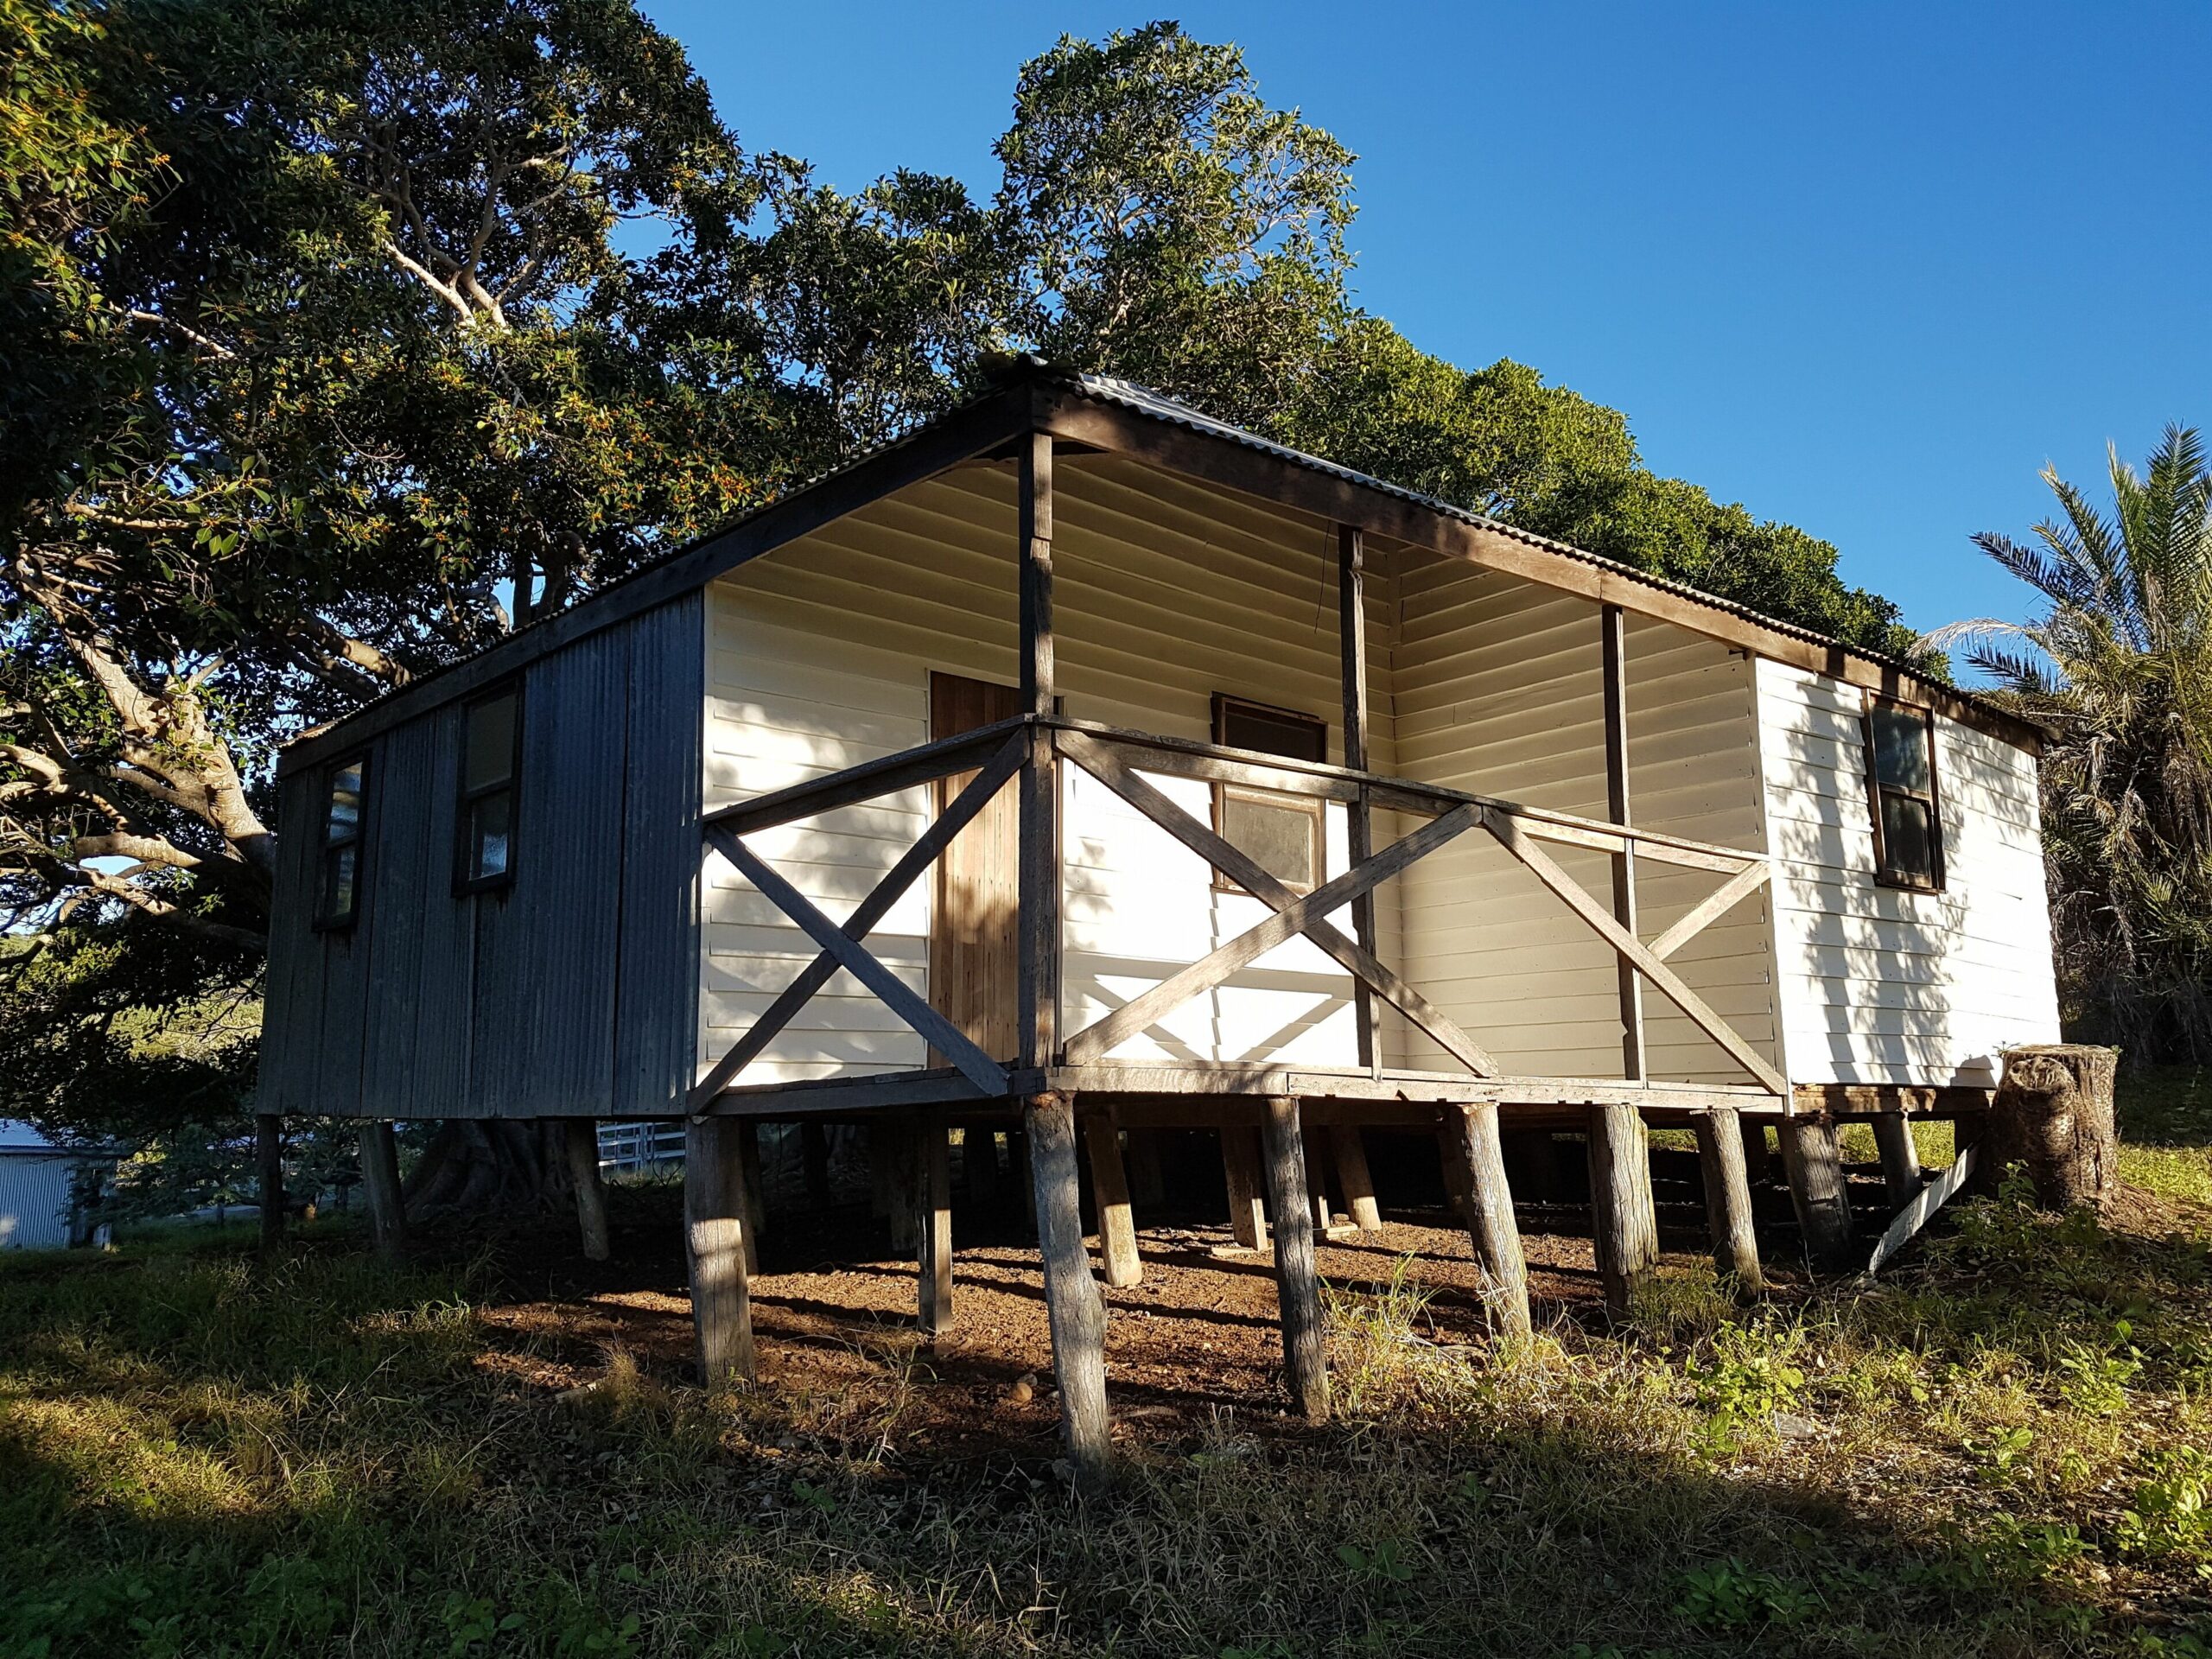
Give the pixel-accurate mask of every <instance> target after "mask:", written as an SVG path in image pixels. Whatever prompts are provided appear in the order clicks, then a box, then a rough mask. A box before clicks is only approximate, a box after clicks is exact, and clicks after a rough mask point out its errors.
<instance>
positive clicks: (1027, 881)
mask: <svg viewBox="0 0 2212 1659" xmlns="http://www.w3.org/2000/svg"><path fill="white" fill-rule="evenodd" d="M1017 512H1018V515H1019V518H1018V526H1017V529H1018V534H1019V536H1020V543H1021V607H1020V608H1021V707H1022V712H1023V713H1024V714H1027V715H1032V716H1033V717H1035V718H1038V719H1040V720H1043V719H1049V718H1051V716H1052V674H1053V667H1052V436H1051V435H1050V434H1048V433H1044V432H1032V433H1031V434H1029V435H1028V436H1027V439H1025V440H1024V441H1023V443H1022V447H1021V462H1020V486H1019V499H1018V504H1017ZM1053 758H1054V752H1053V748H1052V731H1051V729H1050V728H1047V727H1045V726H1041V725H1039V726H1034V727H1032V728H1030V732H1029V749H1028V753H1027V757H1026V758H1025V759H1024V760H1023V761H1022V766H1021V782H1020V791H1021V805H1020V875H1019V884H1020V898H1019V899H1018V907H1019V910H1020V916H1019V918H1018V926H1019V939H1018V944H1017V947H1016V957H1017V966H1016V976H1017V978H1018V979H1019V981H1020V989H1019V991H1018V993H1017V1006H1018V1010H1019V1012H1018V1014H1017V1021H1018V1026H1019V1030H1020V1056H1019V1060H1020V1065H1023V1066H1025V1067H1029V1068H1034V1067H1037V1066H1041V1065H1051V1064H1052V1061H1053V1059H1054V1058H1055V1057H1056V1055H1057V1053H1058V1049H1059V1046H1060V849H1059V834H1058V823H1057V821H1056V820H1057V817H1058V808H1059V799H1058V793H1059V789H1058V773H1057V772H1056V771H1055V770H1054V766H1053ZM1036 1179H1037V1180H1038V1181H1039V1186H1038V1195H1039V1198H1040V1199H1041V1198H1042V1197H1043V1194H1044V1188H1043V1185H1041V1183H1042V1180H1043V1177H1042V1176H1041V1175H1039V1176H1037V1177H1036ZM1069 1179H1071V1180H1073V1179H1074V1167H1073V1166H1072V1164H1071V1166H1070V1167H1069ZM1071 1197H1072V1192H1071Z"/></svg>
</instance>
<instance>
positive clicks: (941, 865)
mask: <svg viewBox="0 0 2212 1659" xmlns="http://www.w3.org/2000/svg"><path fill="white" fill-rule="evenodd" d="M1020 696H1021V694H1020V690H1018V689H1017V688H1015V687H1014V686H1011V685H993V684H991V683H989V682H988V681H987V680H970V679H963V677H961V676H959V675H957V674H937V673H932V674H931V676H930V735H931V737H932V738H938V737H957V735H959V734H961V733H962V732H971V731H973V730H975V729H976V727H978V726H988V725H990V724H991V723H992V722H993V721H1001V720H1011V719H1012V718H1013V717H1014V715H1018V714H1020V712H1021V703H1020ZM975 776H976V774H975V773H974V772H962V773H960V774H959V775H958V776H957V777H954V778H947V779H944V780H943V781H942V782H940V783H939V784H938V786H937V805H938V810H939V811H943V810H944V807H945V804H946V803H948V802H950V800H951V799H952V798H953V797H955V796H956V795H957V794H959V793H960V791H962V790H963V789H965V788H966V787H967V786H968V785H969V781H970V780H971V779H974V777H975ZM1020 823H1021V819H1020V801H1019V798H1018V796H1017V794H1016V792H1015V791H1014V789H1013V788H1012V787H1011V786H1008V787H1007V788H1005V789H1001V791H999V792H998V795H997V797H996V798H995V799H994V800H993V801H992V802H991V804H989V805H988V806H986V807H985V808H984V809H983V810H982V813H981V814H979V815H978V816H977V817H976V821H975V822H974V823H971V824H969V826H968V827H967V828H966V829H963V830H962V831H961V832H960V833H959V834H958V835H957V836H955V837H953V842H952V844H951V845H950V847H948V848H946V849H944V853H943V855H941V856H939V858H938V861H937V893H936V907H935V909H934V910H933V911H932V912H931V922H930V1003H931V1006H932V1007H935V1008H936V1009H937V1011H938V1013H940V1014H944V1017H945V1018H946V1019H948V1020H951V1021H952V1023H953V1024H954V1025H956V1026H957V1027H960V1029H961V1030H963V1032H965V1033H968V1035H969V1037H971V1038H973V1039H975V1040H976V1043H977V1044H978V1045H979V1046H981V1047H982V1051H983V1052H985V1053H986V1054H988V1055H990V1056H991V1057H992V1058H994V1059H1001V1060H1010V1059H1012V1058H1014V1053H1015V1052H1016V1050H1017V1048H1018V1047H1019V1046H1020V1045H1019V1039H1018V1038H1017V1036H1016V1033H1015V1029H1014V1015H1015V991H1016V988H1017V985H1018V981H1017V980H1016V978H1015V973H1016V963H1017V960H1018V957H1017V946H1016V929H1015V918H1016V914H1017V911H1018V907H1019V903H1020V861H1019V856H1018V854H1017V848H1018V846H1019V843H1020ZM930 1064H931V1065H944V1064H946V1061H945V1059H944V1056H943V1055H941V1054H938V1052H935V1051H934V1050H932V1051H931V1054H930Z"/></svg>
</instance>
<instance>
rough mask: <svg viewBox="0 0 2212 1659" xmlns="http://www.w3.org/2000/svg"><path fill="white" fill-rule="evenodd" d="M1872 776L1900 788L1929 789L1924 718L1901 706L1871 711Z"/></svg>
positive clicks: (1926, 728)
mask: <svg viewBox="0 0 2212 1659" xmlns="http://www.w3.org/2000/svg"><path fill="white" fill-rule="evenodd" d="M1874 775H1875V777H1877V778H1878V779H1880V780H1881V781H1882V782H1884V783H1885V784H1894V785H1897V787H1898V788H1900V789H1910V790H1912V791H1915V792H1916V793H1917V794H1922V795H1925V794H1929V793H1930V792H1931V790H1932V785H1931V783H1930V781H1929V775H1928V722H1927V721H1924V720H1923V719H1922V718H1921V717H1920V716H1919V715H1916V714H1910V713H1908V712H1907V711H1905V710H1904V709H1883V708H1877V709H1875V710H1874Z"/></svg>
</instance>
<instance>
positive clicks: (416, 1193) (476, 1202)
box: [406, 1117, 575, 1222]
mask: <svg viewBox="0 0 2212 1659" xmlns="http://www.w3.org/2000/svg"><path fill="white" fill-rule="evenodd" d="M568 1133H569V1131H568V1120H567V1119H566V1118H559V1117H512V1118H499V1117H454V1118H448V1119H447V1120H446V1121H445V1122H443V1123H442V1124H440V1125H439V1126H438V1132H437V1134H436V1135H434V1136H432V1137H431V1140H430V1144H429V1147H426V1148H425V1149H424V1151H423V1157H422V1160H421V1161H420V1162H419V1163H417V1164H416V1166H415V1171H414V1173H413V1174H412V1175H410V1177H409V1178H408V1182H407V1189H406V1201H407V1218H408V1219H409V1220H410V1221H416V1222H429V1221H437V1220H442V1219H445V1218H448V1217H456V1218H460V1219H463V1220H471V1221H474V1220H477V1219H480V1218H481V1217H485V1216H487V1215H493V1214H497V1213H500V1212H505V1213H508V1214H524V1215H529V1214H537V1213H541V1212H544V1211H553V1210H558V1209H563V1208H565V1207H567V1205H569V1202H570V1201H571V1198H572V1195H573V1194H574V1192H575V1187H574V1185H572V1184H571V1182H570V1180H569V1152H568Z"/></svg>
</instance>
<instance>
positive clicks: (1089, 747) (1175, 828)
mask: <svg viewBox="0 0 2212 1659" xmlns="http://www.w3.org/2000/svg"><path fill="white" fill-rule="evenodd" d="M1058 744H1059V747H1060V752H1061V753H1064V754H1065V755H1066V756H1067V757H1068V759H1069V760H1072V761H1074V762H1075V763H1076V765H1077V766H1081V767H1082V768H1083V769H1084V771H1085V772H1089V773H1090V775H1091V776H1092V777H1094V778H1096V779H1097V780H1098V781H1099V782H1100V783H1102V784H1103V785H1105V786H1106V787H1107V788H1109V789H1110V790H1112V791H1114V793H1116V795H1118V796H1120V797H1121V798H1122V799H1123V800H1125V801H1127V802H1128V804H1130V805H1131V806H1134V807H1135V808H1136V809H1137V810H1138V811H1140V812H1141V813H1143V814H1144V815H1145V817H1147V818H1150V819H1151V820H1152V821H1153V822H1154V823H1156V824H1158V825H1159V826H1160V828H1161V829H1165V830H1166V831H1167V833H1168V834H1169V835H1171V836H1174V837H1175V839H1176V840H1178V841H1179V842H1182V843H1183V844H1184V845H1185V847H1188V848H1189V849H1191V850H1192V852H1194V853H1196V854H1197V855H1198V856H1199V857H1200V858H1203V859H1205V860H1206V861H1209V862H1210V863H1211V864H1212V865H1213V866H1214V868H1216V869H1218V870H1220V871H1221V872H1222V873H1223V874H1225V875H1227V876H1228V877H1229V879H1230V880H1232V881H1234V882H1236V885H1237V886H1238V887H1242V888H1243V889H1244V891H1245V892H1247V893H1250V894H1251V895H1252V896H1253V897H1254V898H1255V899H1259V900H1260V902H1261V903H1262V904H1264V905H1266V906H1269V907H1270V908H1271V909H1273V910H1275V911H1277V912H1282V911H1287V910H1290V909H1292V908H1293V907H1294V906H1297V905H1298V903H1299V895H1298V894H1297V893H1294V892H1292V891H1291V890H1290V889H1289V888H1288V887H1285V886H1284V885H1283V884H1282V883H1281V881H1278V880H1275V878H1274V876H1272V875H1270V874H1268V873H1267V871H1265V870H1264V869H1262V868H1260V866H1259V865H1258V864H1257V863H1255V861H1253V860H1252V859H1251V858H1250V857H1249V856H1248V855H1245V854H1244V853H1242V852H1240V851H1238V850H1237V849H1236V848H1235V847H1232V846H1231V845H1230V843H1229V842H1226V841H1224V840H1223V839H1222V838H1221V837H1220V836H1217V835H1216V834H1215V833H1214V831H1213V830H1212V829H1211V828H1210V827H1209V826H1207V825H1205V824H1203V823H1199V822H1198V820H1197V819H1196V818H1194V817H1192V816H1191V815H1190V814H1189V813H1188V812H1185V810H1183V809H1182V808H1181V807H1179V806H1178V805H1176V804H1175V803H1174V802H1173V801H1172V800H1170V799H1168V798H1167V797H1166V796H1165V795H1163V794H1162V793H1160V791H1159V790H1157V789H1155V788H1154V787H1153V785H1150V784H1148V783H1147V782H1146V781H1145V780H1144V779H1142V778H1141V777H1139V776H1138V775H1137V774H1136V773H1135V772H1133V771H1131V770H1130V769H1129V767H1128V766H1125V765H1123V764H1122V760H1121V759H1120V758H1119V757H1118V756H1116V754H1114V753H1112V752H1111V751H1110V750H1109V749H1108V748H1107V747H1106V746H1105V745H1104V744H1103V743H1101V742H1099V741H1097V740H1096V739H1095V738H1093V737H1091V736H1090V735H1089V734H1086V733H1083V732H1076V731H1065V730H1064V731H1062V732H1060V733H1059V734H1058ZM1454 833H1457V832H1456V831H1455V832H1454ZM1370 862H1371V861H1370ZM1339 902H1341V901H1339ZM1299 931H1300V932H1302V933H1304V934H1305V936H1306V938H1309V939H1311V940H1313V943H1314V944H1317V945H1319V947H1320V948H1321V949H1322V950H1324V951H1325V952H1326V953H1327V954H1328V955H1329V956H1330V957H1332V958H1334V959H1335V960H1336V961H1337V962H1338V963H1340V964H1341V965H1342V966H1343V967H1344V968H1345V969H1348V970H1350V972H1351V975H1352V976H1353V977H1354V978H1356V979H1357V980H1358V981H1359V982H1360V983H1362V984H1363V985H1365V986H1367V987H1368V988H1370V989H1371V990H1372V991H1374V992H1375V994H1376V995H1377V996H1380V997H1381V998H1382V999H1383V1001H1386V1002H1388V1003H1389V1004H1390V1005H1391V1007H1395V1008H1396V1009H1397V1010H1398V1012H1399V1013H1401V1014H1404V1015H1405V1016H1406V1018H1407V1019H1408V1020H1412V1021H1413V1023H1414V1025H1416V1026H1418V1027H1420V1028H1421V1030H1423V1031H1425V1032H1427V1033H1428V1034H1429V1036H1430V1037H1431V1038H1433V1039H1434V1040H1435V1042H1436V1043H1437V1045H1438V1046H1440V1047H1441V1048H1443V1049H1444V1050H1445V1051H1446V1052H1447V1053H1449V1054H1450V1055H1451V1056H1452V1058H1454V1059H1456V1060H1458V1061H1459V1064H1460V1065H1464V1066H1465V1067H1466V1068H1467V1069H1468V1070H1469V1071H1471V1072H1473V1073H1474V1074H1475V1075H1476V1076H1477V1077H1496V1076H1497V1071H1498V1066H1497V1061H1496V1060H1495V1059H1493V1058H1491V1055H1490V1054H1489V1052H1487V1051H1486V1050H1484V1048H1483V1046H1481V1045H1480V1044H1478V1042H1476V1041H1475V1039H1473V1038H1471V1037H1470V1036H1469V1035H1467V1033H1465V1031H1462V1030H1461V1029H1460V1028H1459V1024H1458V1022H1457V1021H1455V1020H1452V1018H1451V1017H1450V1016H1449V1015H1448V1014H1446V1013H1445V1012H1444V1011H1443V1010H1442V1009H1441V1008H1439V1007H1437V1006H1436V1005H1435V1004H1434V1003H1433V1002H1431V1001H1429V1000H1428V999H1427V997H1426V996H1423V995H1421V993H1420V992H1419V991H1418V990H1416V989H1414V987H1413V986H1411V985H1409V984H1408V983H1407V982H1405V981H1404V980H1403V979H1402V978H1400V977H1399V976H1398V975H1397V974H1396V972H1395V971H1394V970H1393V969H1389V968H1388V967H1386V966H1384V965H1383V963H1380V962H1378V961H1376V958H1375V957H1374V956H1373V955H1372V954H1371V953H1370V952H1369V951H1366V950H1362V949H1361V948H1360V947H1359V946H1358V945H1357V944H1353V943H1352V942H1351V940H1350V939H1348V938H1345V937H1344V934H1342V933H1341V932H1339V931H1338V930H1337V929H1336V928H1335V927H1333V926H1332V925H1330V924H1329V923H1327V922H1326V921H1324V920H1322V919H1321V918H1320V917H1319V915H1318V914H1312V915H1307V916H1306V919H1305V920H1304V922H1303V923H1302V925H1300V929H1299ZM1110 1017H1111V1016H1109V1018H1110Z"/></svg>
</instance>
